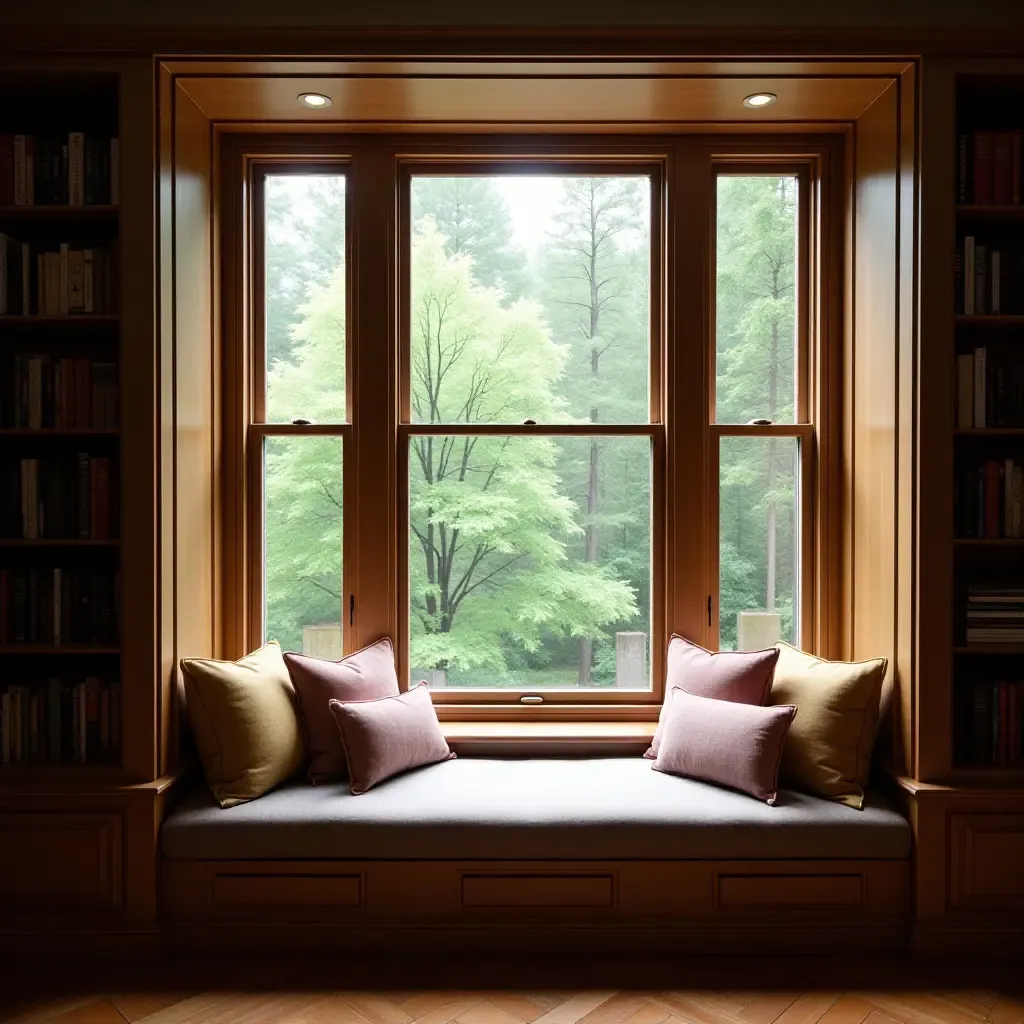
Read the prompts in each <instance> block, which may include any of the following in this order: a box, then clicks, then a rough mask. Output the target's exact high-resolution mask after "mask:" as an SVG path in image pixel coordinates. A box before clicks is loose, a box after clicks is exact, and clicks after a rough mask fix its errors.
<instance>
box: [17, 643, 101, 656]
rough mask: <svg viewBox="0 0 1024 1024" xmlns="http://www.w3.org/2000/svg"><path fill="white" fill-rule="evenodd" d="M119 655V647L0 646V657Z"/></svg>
mask: <svg viewBox="0 0 1024 1024" xmlns="http://www.w3.org/2000/svg"><path fill="white" fill-rule="evenodd" d="M120 653H121V648H120V647H98V646H93V645H91V644H0V655H5V654H17V655H19V656H20V655H36V656H46V657H56V656H61V657H63V656H65V655H66V656H69V657H81V656H82V655H90V656H95V655H102V656H105V657H110V656H114V655H118V654H120Z"/></svg>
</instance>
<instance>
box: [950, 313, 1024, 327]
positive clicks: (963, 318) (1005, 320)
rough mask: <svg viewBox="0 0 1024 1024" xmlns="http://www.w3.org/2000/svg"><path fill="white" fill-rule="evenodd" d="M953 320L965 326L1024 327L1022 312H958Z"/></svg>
mask: <svg viewBox="0 0 1024 1024" xmlns="http://www.w3.org/2000/svg"><path fill="white" fill-rule="evenodd" d="M953 322H954V323H955V324H957V325H958V326H964V327H1024V314H1021V313H1000V314H998V315H995V314H992V313H984V314H982V313H973V314H970V315H967V314H964V313H957V314H956V316H954V317H953Z"/></svg>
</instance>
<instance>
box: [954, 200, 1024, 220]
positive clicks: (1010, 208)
mask: <svg viewBox="0 0 1024 1024" xmlns="http://www.w3.org/2000/svg"><path fill="white" fill-rule="evenodd" d="M956 212H957V214H958V216H962V217H974V218H977V219H981V218H982V217H987V218H991V219H993V220H1007V219H1011V220H1012V219H1013V218H1019V219H1021V220H1024V205H1020V204H1018V203H1011V204H1009V205H1007V204H1000V205H998V206H996V205H995V204H989V205H985V206H980V205H977V204H974V203H967V204H965V205H961V206H958V207H957V208H956Z"/></svg>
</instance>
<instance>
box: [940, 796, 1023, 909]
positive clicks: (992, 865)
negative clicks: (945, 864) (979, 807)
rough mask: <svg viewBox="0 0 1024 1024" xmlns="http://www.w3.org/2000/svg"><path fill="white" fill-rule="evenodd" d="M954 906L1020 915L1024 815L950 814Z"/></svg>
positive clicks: (951, 894) (951, 885)
mask: <svg viewBox="0 0 1024 1024" xmlns="http://www.w3.org/2000/svg"><path fill="white" fill-rule="evenodd" d="M949 824H950V841H951V844H952V849H951V851H950V853H951V856H950V866H951V871H950V888H951V892H950V899H951V902H952V905H953V906H954V907H966V908H971V907H977V908H978V909H979V910H980V909H984V911H985V912H986V913H992V912H993V911H1004V912H1006V913H1014V914H1018V913H1020V911H1021V910H1022V909H1024V815H1014V814H952V815H950V819H949Z"/></svg>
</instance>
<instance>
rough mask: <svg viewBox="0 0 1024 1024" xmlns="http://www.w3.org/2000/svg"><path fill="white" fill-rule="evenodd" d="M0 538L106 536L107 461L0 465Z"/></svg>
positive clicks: (111, 508)
mask: <svg viewBox="0 0 1024 1024" xmlns="http://www.w3.org/2000/svg"><path fill="white" fill-rule="evenodd" d="M0 486H2V487H3V489H4V493H5V495H6V501H5V502H4V504H3V506H2V507H0V537H21V538H24V539H26V540H37V539H39V538H44V539H53V540H61V539H69V538H76V539H79V540H108V539H109V538H110V536H111V522H112V520H113V519H114V518H115V516H114V512H115V510H116V502H115V501H114V500H113V499H112V486H111V475H110V459H109V458H107V457H105V456H100V457H94V456H90V455H89V454H88V453H87V452H79V453H78V455H77V456H76V457H75V458H74V459H21V460H19V461H17V462H14V461H9V462H7V463H4V464H0Z"/></svg>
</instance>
